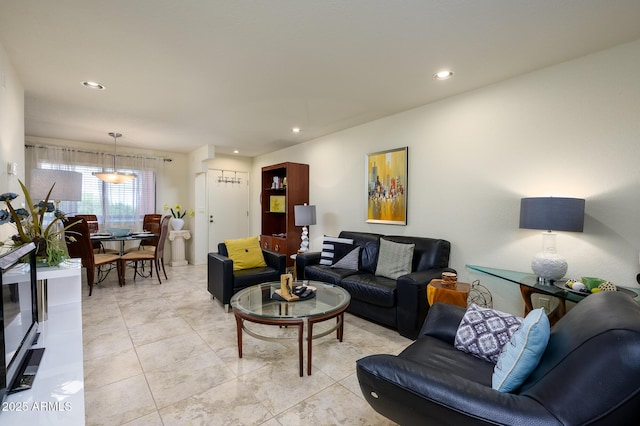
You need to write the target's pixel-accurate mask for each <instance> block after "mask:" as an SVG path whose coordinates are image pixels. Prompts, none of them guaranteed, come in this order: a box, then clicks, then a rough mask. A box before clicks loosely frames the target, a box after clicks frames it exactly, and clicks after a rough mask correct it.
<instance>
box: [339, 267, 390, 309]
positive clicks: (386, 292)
mask: <svg viewBox="0 0 640 426" xmlns="http://www.w3.org/2000/svg"><path fill="white" fill-rule="evenodd" d="M339 285H340V287H342V288H344V289H345V290H347V291H348V292H349V294H350V295H351V298H352V299H357V300H362V301H365V302H367V303H369V304H372V305H377V306H382V307H394V306H396V280H392V279H390V278H385V277H379V276H375V275H372V274H354V275H349V276H347V277H345V278H343V279H342V281H341V282H340V284H339Z"/></svg>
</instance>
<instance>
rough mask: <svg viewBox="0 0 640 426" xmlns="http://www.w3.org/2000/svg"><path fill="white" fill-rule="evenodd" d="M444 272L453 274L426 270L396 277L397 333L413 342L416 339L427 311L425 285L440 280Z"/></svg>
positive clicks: (448, 269) (443, 269)
mask: <svg viewBox="0 0 640 426" xmlns="http://www.w3.org/2000/svg"><path fill="white" fill-rule="evenodd" d="M445 271H450V272H455V269H451V268H437V269H428V270H426V271H418V272H412V273H410V274H407V275H402V276H401V277H398V279H397V284H396V296H397V298H398V302H397V303H398V309H397V316H396V322H397V326H398V332H399V333H400V334H401V335H402V336H404V337H408V338H409V339H414V340H415V339H416V338H417V337H418V332H419V331H420V328H421V327H422V324H423V323H424V320H425V318H426V317H427V312H428V311H429V303H428V302H427V284H429V282H431V280H432V279H434V278H440V277H441V276H442V273H443V272H445Z"/></svg>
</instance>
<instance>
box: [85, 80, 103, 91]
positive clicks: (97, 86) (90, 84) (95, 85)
mask: <svg viewBox="0 0 640 426" xmlns="http://www.w3.org/2000/svg"><path fill="white" fill-rule="evenodd" d="M82 85H83V86H84V87H86V88H88V89H96V90H104V89H105V87H104V85H102V84H100V83H98V82H96V81H83V82H82Z"/></svg>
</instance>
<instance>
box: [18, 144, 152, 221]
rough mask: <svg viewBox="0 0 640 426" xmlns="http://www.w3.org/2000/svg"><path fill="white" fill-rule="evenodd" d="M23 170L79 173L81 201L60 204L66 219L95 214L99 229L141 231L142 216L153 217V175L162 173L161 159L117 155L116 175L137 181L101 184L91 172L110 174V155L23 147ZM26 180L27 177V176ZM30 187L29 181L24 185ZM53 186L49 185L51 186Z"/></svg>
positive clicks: (63, 148) (28, 176)
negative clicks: (25, 166) (122, 174)
mask: <svg viewBox="0 0 640 426" xmlns="http://www.w3.org/2000/svg"><path fill="white" fill-rule="evenodd" d="M26 148H27V149H26V151H25V153H26V155H25V157H26V160H27V169H26V170H31V169H36V168H39V169H57V170H69V171H74V172H79V173H82V201H64V200H61V202H60V210H62V211H63V212H65V213H66V214H68V215H75V214H95V215H96V216H98V222H99V225H100V229H106V228H112V227H114V228H131V229H133V230H139V229H142V220H143V218H144V215H145V214H150V213H155V209H156V172H157V170H163V169H162V168H163V167H164V160H163V159H162V158H149V157H142V156H134V155H122V156H121V155H118V171H120V172H129V173H135V174H136V175H137V177H136V178H135V179H133V180H131V181H129V182H126V183H121V184H113V183H105V182H103V181H101V180H100V179H98V178H97V177H95V176H93V173H94V172H102V171H111V170H113V167H112V165H113V155H112V154H105V153H99V152H87V151H81V150H74V149H70V148H66V147H58V146H42V145H39V146H34V145H26ZM27 179H30V173H29V172H27ZM26 183H27V186H28V185H29V184H30V180H28V181H27V182H26ZM52 183H53V182H52Z"/></svg>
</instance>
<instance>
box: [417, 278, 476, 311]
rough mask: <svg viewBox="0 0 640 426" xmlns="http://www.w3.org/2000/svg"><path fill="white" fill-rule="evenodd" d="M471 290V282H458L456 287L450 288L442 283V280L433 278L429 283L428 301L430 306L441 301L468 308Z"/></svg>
mask: <svg viewBox="0 0 640 426" xmlns="http://www.w3.org/2000/svg"><path fill="white" fill-rule="evenodd" d="M470 290H471V284H468V283H461V282H458V283H456V286H455V287H451V288H449V287H444V286H443V285H442V280H439V279H435V280H431V282H430V283H429V284H428V285H427V301H428V302H429V306H433V305H434V304H435V303H439V302H440V303H449V304H451V305H458V306H462V307H463V308H466V307H467V298H468V297H469V291H470Z"/></svg>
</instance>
